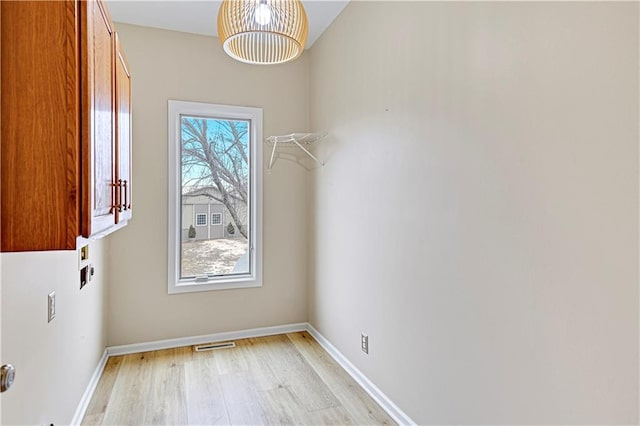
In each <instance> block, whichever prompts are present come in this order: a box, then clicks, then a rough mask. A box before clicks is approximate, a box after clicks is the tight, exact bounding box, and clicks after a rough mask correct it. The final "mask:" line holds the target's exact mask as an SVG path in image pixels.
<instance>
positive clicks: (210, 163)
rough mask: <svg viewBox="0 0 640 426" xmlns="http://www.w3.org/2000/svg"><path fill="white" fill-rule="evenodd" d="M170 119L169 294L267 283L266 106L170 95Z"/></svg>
mask: <svg viewBox="0 0 640 426" xmlns="http://www.w3.org/2000/svg"><path fill="white" fill-rule="evenodd" d="M168 120H169V162H168V164H169V267H168V278H169V283H168V288H169V293H183V292H190V291H206V290H217V289H228V288H240V287H258V286H261V285H262V143H260V142H261V141H262V109H261V108H249V107H237V106H226V105H215V104H206V103H196V102H181V101H172V100H170V101H169V117H168ZM207 217H210V218H211V221H210V225H212V226H207ZM194 218H195V226H197V227H198V226H201V227H205V228H201V229H200V230H198V232H197V236H198V238H197V239H196V238H193V237H195V229H194V228H193V226H192V225H191V224H192V223H193V221H194ZM223 219H224V221H223ZM213 225H218V226H213Z"/></svg>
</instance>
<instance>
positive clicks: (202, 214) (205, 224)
mask: <svg viewBox="0 0 640 426" xmlns="http://www.w3.org/2000/svg"><path fill="white" fill-rule="evenodd" d="M195 215H196V221H195V222H196V226H207V214H206V213H196V214H195ZM198 216H204V223H202V224H200V223H198Z"/></svg>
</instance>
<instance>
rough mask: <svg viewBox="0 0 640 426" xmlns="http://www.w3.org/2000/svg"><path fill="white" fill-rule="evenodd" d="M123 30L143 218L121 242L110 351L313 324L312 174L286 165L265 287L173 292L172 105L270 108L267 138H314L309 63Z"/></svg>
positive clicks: (271, 200)
mask: <svg viewBox="0 0 640 426" xmlns="http://www.w3.org/2000/svg"><path fill="white" fill-rule="evenodd" d="M116 29H117V31H118V32H119V33H120V35H121V40H122V44H123V46H124V50H125V52H126V54H127V58H128V60H129V63H130V66H131V72H132V75H133V99H134V102H133V164H134V169H133V173H134V174H133V185H134V186H133V192H134V203H135V204H134V216H133V220H131V222H130V224H129V226H127V227H126V228H125V229H123V230H122V231H119V232H117V233H116V234H115V235H114V236H113V238H112V241H111V257H110V268H111V271H112V275H111V276H112V279H111V282H110V286H111V287H110V292H109V326H108V344H109V345H120V344H127V343H139V342H144V341H152V340H158V339H167V338H175V337H184V336H192V335H199V334H208V333H214V332H220V331H229V330H241V329H246V328H253V327H263V326H270V325H278V324H286V323H294V322H299V321H305V320H306V318H307V306H306V284H305V283H306V276H307V268H306V259H307V245H306V241H307V240H306V232H307V231H306V230H307V217H306V211H305V205H306V203H307V201H306V197H307V195H306V189H307V179H308V174H307V172H306V171H305V170H304V169H302V168H300V167H297V166H296V165H294V164H292V163H291V162H286V161H281V162H279V163H278V164H277V165H276V166H275V167H274V168H273V172H272V173H271V174H270V175H266V173H265V178H264V286H263V287H262V288H256V289H241V290H224V291H216V292H205V293H190V294H175V295H168V294H167V100H168V99H176V100H183V101H198V102H212V103H219V104H230V105H243V106H252V107H261V108H264V134H265V136H267V135H271V134H281V133H289V132H292V131H304V130H306V129H307V128H308V124H309V123H308V73H309V69H308V60H307V58H306V57H305V56H303V57H302V58H301V59H300V60H298V61H296V62H293V63H291V64H288V65H281V66H271V67H261V66H247V65H243V64H241V63H239V62H236V61H234V60H232V59H230V58H229V57H227V56H226V55H225V54H224V52H223V50H222V48H221V47H220V46H219V41H218V39H216V38H213V37H205V36H197V35H191V34H186V33H179V32H172V31H165V30H157V29H150V28H143V27H137V26H131V25H125V24H119V23H116ZM265 148H266V147H265ZM265 157H267V156H266V151H265ZM267 159H268V158H267Z"/></svg>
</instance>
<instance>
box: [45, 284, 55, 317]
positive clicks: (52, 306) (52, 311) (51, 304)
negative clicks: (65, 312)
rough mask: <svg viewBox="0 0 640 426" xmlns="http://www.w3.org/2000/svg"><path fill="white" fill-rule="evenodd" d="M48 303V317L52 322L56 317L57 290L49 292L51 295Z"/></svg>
mask: <svg viewBox="0 0 640 426" xmlns="http://www.w3.org/2000/svg"><path fill="white" fill-rule="evenodd" d="M47 302H48V303H47V305H48V309H47V312H48V318H49V321H48V322H51V321H53V319H54V318H55V317H56V292H55V291H52V292H51V293H49V296H48V297H47Z"/></svg>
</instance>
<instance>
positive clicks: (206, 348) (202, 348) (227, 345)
mask: <svg viewBox="0 0 640 426" xmlns="http://www.w3.org/2000/svg"><path fill="white" fill-rule="evenodd" d="M235 347H236V343H235V342H220V343H205V344H204V345H195V346H194V347H193V349H194V350H195V351H196V352H202V351H212V350H214V349H228V348H235Z"/></svg>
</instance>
